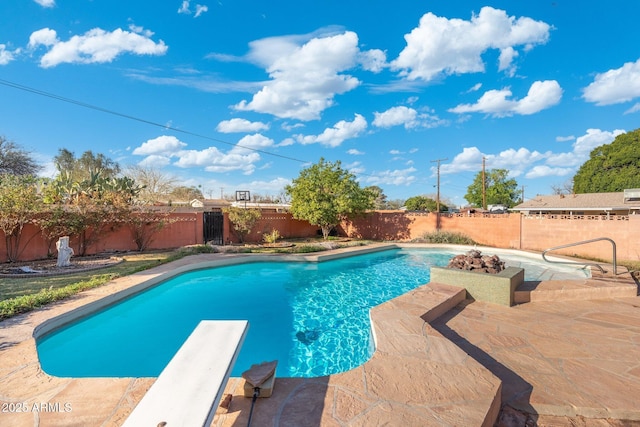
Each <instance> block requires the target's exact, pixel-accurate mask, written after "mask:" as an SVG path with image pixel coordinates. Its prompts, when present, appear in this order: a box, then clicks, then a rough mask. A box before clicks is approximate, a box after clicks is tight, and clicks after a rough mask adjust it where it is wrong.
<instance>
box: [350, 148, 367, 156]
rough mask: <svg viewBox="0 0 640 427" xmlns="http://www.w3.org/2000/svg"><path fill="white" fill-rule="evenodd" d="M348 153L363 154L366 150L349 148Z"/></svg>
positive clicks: (353, 154)
mask: <svg viewBox="0 0 640 427" xmlns="http://www.w3.org/2000/svg"><path fill="white" fill-rule="evenodd" d="M347 154H351V155H352V156H362V155H364V152H362V151H360V150H356V149H355V148H352V149H350V150H347Z"/></svg>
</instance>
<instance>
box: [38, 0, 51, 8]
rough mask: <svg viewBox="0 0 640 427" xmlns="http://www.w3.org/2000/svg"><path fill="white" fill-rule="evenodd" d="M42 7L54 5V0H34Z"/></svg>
mask: <svg viewBox="0 0 640 427" xmlns="http://www.w3.org/2000/svg"><path fill="white" fill-rule="evenodd" d="M34 1H35V2H36V3H38V4H39V5H40V6H42V7H54V6H55V5H56V0H34Z"/></svg>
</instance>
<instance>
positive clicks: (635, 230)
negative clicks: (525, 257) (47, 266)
mask: <svg viewBox="0 0 640 427" xmlns="http://www.w3.org/2000/svg"><path fill="white" fill-rule="evenodd" d="M172 215H173V216H174V217H176V218H178V219H179V221H177V222H175V223H173V224H171V225H170V226H168V227H167V228H165V229H163V230H161V231H160V232H159V233H158V234H157V235H156V236H155V238H154V241H153V242H152V244H151V246H150V249H168V248H177V247H181V246H187V245H193V244H201V243H203V215H202V212H201V211H191V212H182V213H172ZM619 218H623V217H621V216H619V217H617V218H616V219H615V220H606V219H593V218H592V219H588V218H587V219H566V218H549V217H544V218H535V217H532V218H529V217H524V216H522V215H519V214H503V215H475V216H465V215H459V214H456V215H447V214H442V215H439V216H438V215H435V214H432V213H428V214H427V213H425V214H414V213H406V212H402V211H378V212H371V213H367V214H366V215H364V216H362V217H359V218H355V219H354V220H353V221H344V222H343V223H342V224H341V225H340V226H339V227H338V229H339V233H340V234H341V235H346V236H349V237H353V238H363V239H371V240H387V241H394V240H395V241H408V240H411V239H415V238H419V237H421V236H422V235H423V234H425V233H427V232H433V231H436V230H438V229H439V230H442V231H451V232H459V233H462V234H465V235H467V236H468V237H470V238H472V239H473V240H474V241H476V242H478V243H479V244H482V245H487V246H494V247H499V248H514V249H525V250H534V251H542V250H544V249H547V248H550V247H553V246H559V245H563V244H567V243H572V242H577V241H581V240H589V239H594V238H598V237H608V238H611V239H613V240H614V241H615V242H616V244H617V256H618V259H619V260H628V261H639V260H640V238H639V237H640V215H631V216H629V217H624V218H626V219H619ZM272 229H276V230H278V231H279V232H280V235H281V236H283V237H284V238H305V237H315V236H317V235H318V229H319V228H318V227H317V226H313V225H310V224H309V223H308V222H306V221H299V220H296V219H294V218H293V217H292V216H291V215H290V214H280V213H264V214H263V217H262V219H261V220H260V221H259V222H258V224H257V225H256V227H255V228H254V230H253V232H252V233H251V234H250V235H249V236H248V237H247V241H249V242H262V240H263V235H264V233H269V232H271V230H272ZM223 233H224V241H225V243H229V242H237V241H238V239H237V237H236V236H235V234H234V233H233V232H232V230H231V227H230V225H229V221H228V219H227V218H226V216H225V223H224V228H223ZM71 245H72V247H73V249H74V250H75V251H76V252H78V248H77V241H75V239H73V238H72V239H71ZM21 246H22V252H21V255H20V259H21V260H31V259H41V258H45V257H46V256H47V242H46V241H45V240H44V239H43V238H42V235H41V234H40V230H39V229H38V228H37V227H35V226H32V225H28V226H27V227H25V230H24V232H23V238H22V242H21ZM135 249H136V246H135V243H134V242H133V238H132V236H131V233H130V231H129V230H127V229H126V228H116V229H114V230H113V231H112V232H109V233H107V234H105V235H104V236H103V238H102V239H101V240H100V241H99V242H97V243H96V244H94V245H93V246H91V247H90V248H89V250H88V253H89V254H94V253H101V252H110V251H127V250H135ZM51 252H52V253H53V254H55V253H56V251H55V243H54V244H53V245H52V247H51ZM554 253H556V254H565V255H575V256H581V257H588V258H596V259H603V260H607V261H611V259H612V247H611V244H610V243H608V242H598V243H592V244H589V245H583V246H577V247H573V248H570V249H566V250H563V251H557V252H554ZM6 254H7V251H6V247H5V239H4V236H3V235H2V233H1V232H0V262H3V261H6Z"/></svg>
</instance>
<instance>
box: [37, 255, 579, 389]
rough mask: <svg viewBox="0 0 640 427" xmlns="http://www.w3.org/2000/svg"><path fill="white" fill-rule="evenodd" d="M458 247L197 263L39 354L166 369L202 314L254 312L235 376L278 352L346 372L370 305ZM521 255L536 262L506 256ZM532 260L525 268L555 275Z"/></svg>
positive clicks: (367, 339) (99, 369)
mask: <svg viewBox="0 0 640 427" xmlns="http://www.w3.org/2000/svg"><path fill="white" fill-rule="evenodd" d="M453 255H454V253H453V252H447V251H442V250H437V251H436V250H418V249H410V250H407V249H395V250H387V251H384V252H379V253H374V254H367V255H357V256H353V257H348V258H343V259H339V260H332V261H327V262H322V263H317V264H315V263H313V264H307V263H285V262H268V263H262V262H261V263H249V264H242V265H235V266H227V267H218V268H213V269H207V270H197V271H193V272H189V273H185V274H182V275H180V276H177V277H174V278H171V279H169V280H167V281H166V282H163V283H162V284H159V285H157V286H155V287H153V288H151V289H149V290H147V291H145V292H143V293H141V294H138V295H136V296H134V297H131V298H128V299H126V300H124V301H122V302H120V303H118V304H116V305H114V306H111V307H108V308H106V309H104V310H102V311H100V312H98V313H96V314H94V315H91V316H90V317H87V318H84V319H80V320H79V321H76V322H74V323H73V324H71V325H69V326H67V327H65V328H63V329H60V330H58V331H56V332H54V333H51V334H49V335H47V336H45V337H43V338H42V339H40V340H39V341H38V343H37V347H38V353H39V357H40V361H41V364H42V367H43V369H44V370H45V372H47V373H49V374H52V375H56V376H62V377H66V376H69V377H105V376H106V377H146V376H157V375H158V374H159V373H160V371H161V370H162V368H163V367H164V366H165V365H166V364H167V363H168V361H169V360H170V359H171V357H172V356H173V354H175V352H176V351H177V350H178V348H179V347H180V345H181V344H182V342H184V340H186V338H187V337H188V335H189V333H190V332H191V331H192V330H193V329H194V328H195V326H196V325H197V324H198V322H199V321H200V320H204V319H213V320H215V319H221V320H222V319H230V320H233V319H247V320H249V325H250V326H249V332H248V335H247V338H246V340H245V342H244V344H243V347H242V350H241V352H240V355H239V357H238V360H237V361H236V365H235V368H234V370H233V372H232V375H233V376H240V375H241V374H242V372H243V371H245V370H246V369H248V368H249V367H250V366H251V364H254V363H259V362H262V361H268V360H278V361H279V364H278V375H279V376H291V377H316V376H322V375H330V374H334V373H338V372H343V371H346V370H349V369H352V368H354V367H356V366H359V365H361V364H362V363H364V362H365V361H367V360H368V359H369V358H370V357H371V355H372V354H373V351H374V348H373V340H372V337H371V328H370V322H369V310H370V309H371V308H372V307H374V306H376V305H378V304H381V303H383V302H385V301H388V300H389V299H392V298H395V297H397V296H399V295H401V294H403V293H406V292H408V291H410V290H411V289H414V288H416V287H418V286H420V285H423V284H425V283H427V282H428V281H429V268H430V266H434V265H437V266H444V265H446V264H447V262H448V260H449V259H450V258H451V257H452V256H453ZM520 262H525V263H528V261H527V260H524V261H523V260H518V261H514V262H509V261H507V265H514V266H516V265H515V264H516V263H517V264H518V265H520ZM525 265H526V266H527V267H526V268H525V272H526V271H527V270H531V271H532V272H533V274H534V275H535V274H547V270H546V269H544V268H540V269H539V270H536V268H534V267H533V266H529V264H525ZM568 274H569V273H568ZM570 274H575V271H571V272H570ZM528 279H529V280H535V278H531V277H528ZM210 350H212V351H215V349H210Z"/></svg>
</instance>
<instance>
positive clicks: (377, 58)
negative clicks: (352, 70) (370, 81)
mask: <svg viewBox="0 0 640 427" xmlns="http://www.w3.org/2000/svg"><path fill="white" fill-rule="evenodd" d="M358 62H360V64H362V68H364V69H365V70H367V71H371V72H374V73H379V72H380V71H382V69H383V68H384V67H386V66H387V54H386V53H385V52H384V51H382V50H379V49H371V50H367V51H365V52H360V54H359V60H358Z"/></svg>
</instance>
